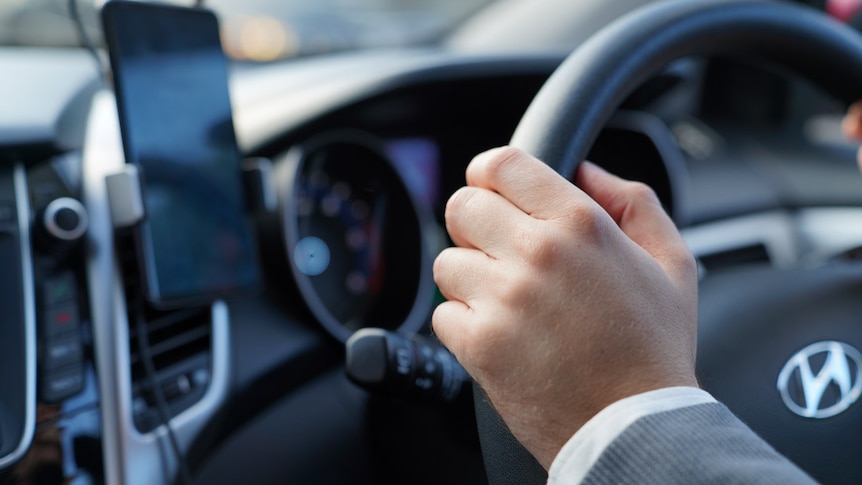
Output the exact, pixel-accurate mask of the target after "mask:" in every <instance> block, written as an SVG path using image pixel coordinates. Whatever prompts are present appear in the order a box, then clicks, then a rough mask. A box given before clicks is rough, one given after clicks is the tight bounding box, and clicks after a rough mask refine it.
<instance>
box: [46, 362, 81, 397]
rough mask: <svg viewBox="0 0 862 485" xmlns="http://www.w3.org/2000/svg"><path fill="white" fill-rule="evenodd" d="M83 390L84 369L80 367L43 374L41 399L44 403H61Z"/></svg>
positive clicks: (75, 366)
mask: <svg viewBox="0 0 862 485" xmlns="http://www.w3.org/2000/svg"><path fill="white" fill-rule="evenodd" d="M83 389H84V368H83V367H82V366H80V365H74V366H69V367H64V368H62V369H57V370H53V371H47V372H42V386H41V398H42V401H44V402H47V403H56V402H60V401H62V400H63V399H66V398H68V397H71V396H74V395H75V394H77V393H79V392H81V391H82V390H83Z"/></svg>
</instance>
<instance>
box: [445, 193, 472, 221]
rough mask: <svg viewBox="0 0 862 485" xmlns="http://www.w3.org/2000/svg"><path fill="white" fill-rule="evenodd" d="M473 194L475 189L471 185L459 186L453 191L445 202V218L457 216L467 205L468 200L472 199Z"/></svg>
mask: <svg viewBox="0 0 862 485" xmlns="http://www.w3.org/2000/svg"><path fill="white" fill-rule="evenodd" d="M475 195H476V189H474V188H473V187H461V188H460V189H458V190H456V191H455V193H454V194H452V197H449V200H448V201H447V202H446V211H445V217H446V220H449V219H451V218H453V217H457V216H458V215H460V214H461V213H463V212H464V210H465V208H466V207H467V206H468V205H469V203H470V200H471V199H473V197H474V196H475Z"/></svg>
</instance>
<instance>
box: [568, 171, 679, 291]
mask: <svg viewBox="0 0 862 485" xmlns="http://www.w3.org/2000/svg"><path fill="white" fill-rule="evenodd" d="M577 181H578V186H579V187H581V188H582V189H583V190H584V192H586V193H587V194H588V195H589V196H590V197H592V198H593V199H594V200H595V201H596V202H597V203H598V204H599V205H600V206H602V207H603V208H604V209H605V211H607V213H608V214H609V215H610V216H611V217H612V218H613V219H614V221H616V223H617V225H619V227H620V229H622V231H623V232H624V233H625V234H626V235H627V236H628V237H629V239H631V240H632V241H634V242H635V243H636V244H637V245H638V246H640V247H642V248H643V249H644V250H646V251H647V252H648V253H649V254H650V255H652V257H653V258H655V259H656V260H657V261H658V262H659V263H660V264H661V265H662V266H663V267H664V268H665V271H667V272H669V273H670V274H671V275H672V276H674V279H675V280H676V281H682V282H689V281H690V278H692V276H693V275H694V274H695V273H694V269H695V268H696V267H695V265H694V261H693V257H692V255H691V252H690V251H689V249H688V246H687V245H686V244H685V241H684V240H683V239H682V236H681V235H680V234H679V231H678V230H677V229H676V226H675V225H674V223H673V221H672V220H671V219H670V217H669V216H668V215H667V213H666V212H665V211H664V208H662V206H661V203H660V202H659V200H658V197H656V195H655V192H653V190H652V189H650V188H649V187H648V186H646V185H645V184H642V183H639V182H630V181H627V180H623V179H621V178H619V177H617V176H615V175H612V174H610V173H608V172H606V171H605V170H604V169H602V168H600V167H598V166H597V165H594V164H592V163H589V162H584V163H582V164H581V166H580V168H579V170H578V174H577Z"/></svg>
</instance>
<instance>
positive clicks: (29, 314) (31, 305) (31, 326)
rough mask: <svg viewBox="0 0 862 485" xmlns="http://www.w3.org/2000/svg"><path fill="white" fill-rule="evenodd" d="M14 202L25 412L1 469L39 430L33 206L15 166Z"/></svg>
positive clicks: (20, 169)
mask: <svg viewBox="0 0 862 485" xmlns="http://www.w3.org/2000/svg"><path fill="white" fill-rule="evenodd" d="M13 178H14V185H15V203H16V206H17V208H18V237H19V243H20V245H21V275H22V279H23V284H24V287H23V295H24V341H25V344H24V345H25V349H24V355H25V358H26V369H25V374H26V378H25V380H26V384H25V389H26V391H25V393H26V400H27V404H26V410H25V416H24V432H23V433H22V435H21V440H20V441H19V442H18V446H17V447H16V448H15V449H14V450H13V451H12V452H11V453H9V454H8V455H6V456H3V457H0V470H2V469H3V468H6V467H7V466H8V465H11V464H12V463H15V462H16V461H18V460H20V459H21V458H22V457H23V456H24V455H25V454H26V453H27V451H28V450H29V448H30V444H31V443H32V442H33V433H34V432H35V431H36V294H35V291H36V290H35V287H34V284H35V278H34V275H33V258H32V254H31V250H30V204H29V197H28V193H27V174H26V171H25V170H24V165H22V164H20V163H18V164H16V165H15V168H14V173H13Z"/></svg>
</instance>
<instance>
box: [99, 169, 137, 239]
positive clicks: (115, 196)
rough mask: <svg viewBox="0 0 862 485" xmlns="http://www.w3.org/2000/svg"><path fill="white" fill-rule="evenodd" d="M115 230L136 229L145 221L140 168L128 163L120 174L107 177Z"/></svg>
mask: <svg viewBox="0 0 862 485" xmlns="http://www.w3.org/2000/svg"><path fill="white" fill-rule="evenodd" d="M105 182H106V184H107V187H108V201H109V202H110V206H111V222H112V223H113V225H114V229H125V228H129V227H134V226H136V225H137V224H139V223H140V222H141V221H143V220H144V218H145V217H146V210H145V209H144V196H143V190H142V182H141V175H140V171H139V170H138V167H137V166H136V165H132V164H129V163H127V164H126V165H124V166H123V169H122V170H121V171H120V172H117V173H115V174H112V175H108V176H107V177H105Z"/></svg>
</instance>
